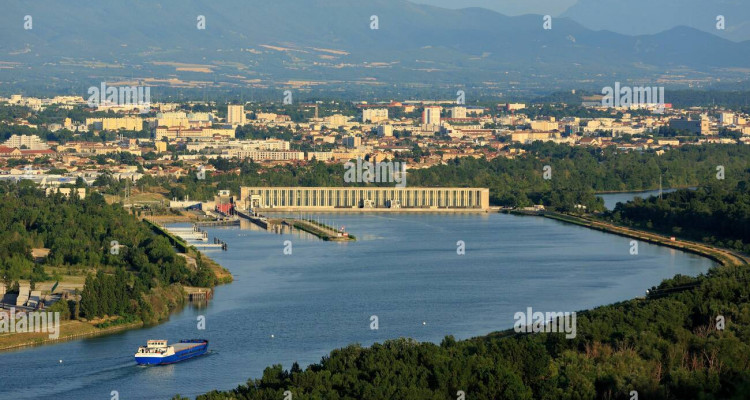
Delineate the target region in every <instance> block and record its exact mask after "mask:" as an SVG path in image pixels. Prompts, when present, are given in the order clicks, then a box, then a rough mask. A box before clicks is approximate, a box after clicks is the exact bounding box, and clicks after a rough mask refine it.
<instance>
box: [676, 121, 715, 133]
mask: <svg viewBox="0 0 750 400" xmlns="http://www.w3.org/2000/svg"><path fill="white" fill-rule="evenodd" d="M669 127H670V128H672V129H676V130H678V131H688V132H691V133H694V134H697V135H707V134H709V133H710V131H711V121H709V120H708V119H707V118H701V119H699V120H689V119H671V120H669Z"/></svg>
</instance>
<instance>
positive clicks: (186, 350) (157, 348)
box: [135, 339, 208, 365]
mask: <svg viewBox="0 0 750 400" xmlns="http://www.w3.org/2000/svg"><path fill="white" fill-rule="evenodd" d="M206 351H208V340H205V339H189V340H180V342H179V343H174V344H171V345H170V344H167V341H166V340H149V341H148V342H147V343H146V346H141V347H139V348H138V352H137V353H135V362H137V363H138V364H140V365H164V364H174V363H176V362H180V361H183V360H187V359H189V358H193V357H198V356H200V355H203V354H205V353H206Z"/></svg>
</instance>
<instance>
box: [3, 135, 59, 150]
mask: <svg viewBox="0 0 750 400" xmlns="http://www.w3.org/2000/svg"><path fill="white" fill-rule="evenodd" d="M4 146H6V147H10V148H17V149H21V148H23V149H28V150H47V149H49V146H48V145H47V142H45V141H43V140H42V139H41V138H40V137H39V136H36V135H12V136H11V137H9V138H8V140H6V141H5V143H4Z"/></svg>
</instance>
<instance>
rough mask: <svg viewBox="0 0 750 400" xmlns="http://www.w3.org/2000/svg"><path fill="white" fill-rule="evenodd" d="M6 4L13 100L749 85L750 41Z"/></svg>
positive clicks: (300, 2) (450, 14) (239, 9)
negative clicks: (129, 92)
mask: <svg viewBox="0 0 750 400" xmlns="http://www.w3.org/2000/svg"><path fill="white" fill-rule="evenodd" d="M582 1H588V0H582ZM597 1H598V0H597ZM4 3H5V4H4V8H5V9H4V11H3V13H2V15H0V37H2V40H1V41H0V70H2V71H3V72H2V73H0V79H1V80H2V81H1V82H0V91H6V92H7V91H11V90H15V89H17V88H18V87H22V88H26V89H28V90H41V89H44V88H47V89H53V88H57V89H60V88H74V89H75V90H76V91H80V90H81V89H80V88H82V87H87V86H91V85H96V84H97V83H96V82H99V81H102V80H106V81H118V80H119V81H138V82H144V81H145V82H149V83H150V84H153V85H157V86H158V85H164V86H182V87H185V88H191V87H205V86H211V87H243V86H245V87H247V86H250V87H257V88H274V87H301V88H304V87H308V88H309V87H331V88H333V87H349V88H351V87H360V86H361V87H381V88H387V87H396V86H398V87H408V86H411V87H430V86H434V87H438V86H445V87H455V86H461V87H467V88H472V87H482V88H486V89H488V90H491V91H492V90H496V91H513V90H530V91H534V90H545V89H550V90H551V89H555V88H565V87H581V86H586V85H590V86H592V87H595V86H596V85H600V84H601V83H609V84H613V83H614V81H615V80H619V81H623V82H630V81H632V82H633V84H634V85H635V84H649V85H654V84H657V83H659V84H664V85H676V86H680V85H682V86H711V85H716V84H720V83H723V84H727V83H731V84H737V83H739V82H744V81H745V80H746V77H747V72H748V69H747V68H748V66H750V41H746V42H733V41H730V40H726V39H723V38H720V37H718V36H715V35H712V34H709V33H706V32H703V31H700V30H698V29H694V28H688V27H677V28H673V29H670V30H668V31H664V32H659V33H655V34H650V35H638V36H628V35H623V34H618V33H613V32H609V31H606V30H592V29H589V28H586V27H584V26H583V25H582V24H580V23H578V22H575V21H574V20H572V19H571V18H553V19H552V20H551V29H544V23H545V21H544V20H543V17H542V16H540V15H522V16H515V17H509V16H505V15H501V14H499V13H496V12H493V11H489V10H486V9H482V8H466V9H459V10H451V9H445V8H440V7H435V6H429V5H421V4H414V3H411V2H408V1H405V0H367V1H365V0H276V1H273V2H268V1H259V0H217V1H214V2H206V1H203V0H156V1H147V0H128V1H118V0H100V1H97V2H95V3H92V2H90V1H87V0H65V1H59V0H35V1H33V2H28V1H19V0H6V1H5V2H4ZM574 7H575V6H574ZM27 16H30V17H31V19H30V22H31V26H30V27H31V29H24V28H25V26H24V24H25V23H26V24H27V23H28V22H29V19H28V18H27ZM202 17H204V21H205V29H199V23H200V21H201V18H202ZM374 22H377V26H375V25H374ZM26 27H29V26H28V24H27V26H26ZM375 27H377V29H372V28H375ZM89 84H91V85H89Z"/></svg>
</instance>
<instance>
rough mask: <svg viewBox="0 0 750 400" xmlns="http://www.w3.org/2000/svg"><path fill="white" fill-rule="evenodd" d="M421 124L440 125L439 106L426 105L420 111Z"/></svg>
mask: <svg viewBox="0 0 750 400" xmlns="http://www.w3.org/2000/svg"><path fill="white" fill-rule="evenodd" d="M422 124H423V125H434V126H440V106H427V107H425V108H424V112H422Z"/></svg>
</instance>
